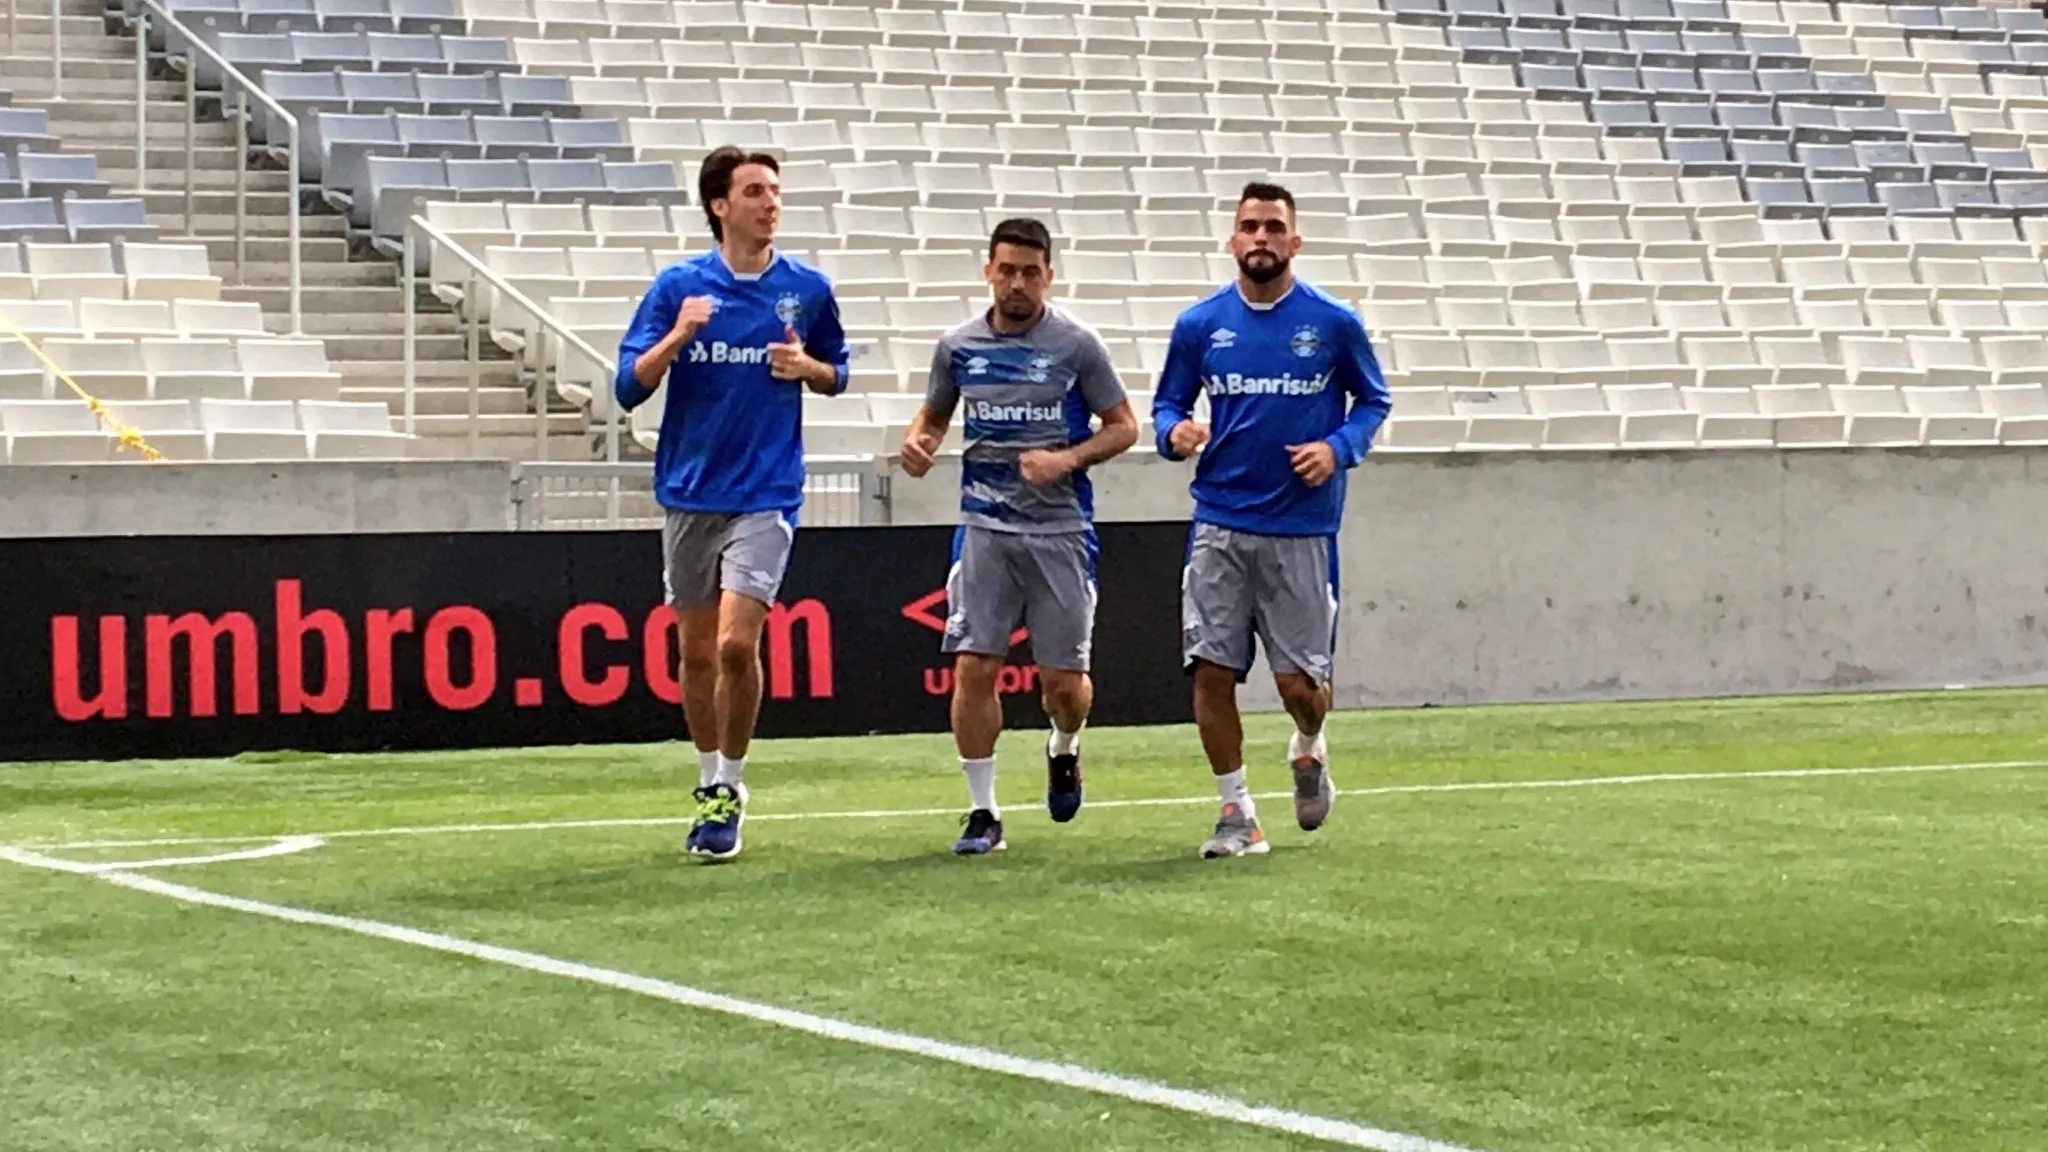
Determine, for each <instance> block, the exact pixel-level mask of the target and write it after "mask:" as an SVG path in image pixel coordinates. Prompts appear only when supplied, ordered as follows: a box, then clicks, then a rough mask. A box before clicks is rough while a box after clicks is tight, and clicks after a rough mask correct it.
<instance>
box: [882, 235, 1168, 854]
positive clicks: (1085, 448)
mask: <svg viewBox="0 0 2048 1152" xmlns="http://www.w3.org/2000/svg"><path fill="white" fill-rule="evenodd" d="M983 274H984V275H985V276H986V277H987V279H988V283H989V287H990V289H991V290H992V292H993V294H994V301H993V304H992V305H991V306H990V307H989V308H988V309H987V310H985V311H984V312H983V313H982V314H981V315H979V316H976V317H974V318H973V319H971V320H968V321H966V322H965V323H962V324H959V325H957V326H955V327H954V328H953V329H952V330H950V331H948V332H947V333H946V334H945V335H944V336H942V337H940V338H939V341H938V345H937V347H936V348H935V349H934V350H933V352H932V368H931V381H930V384H929V386H928V388H927V389H926V392H925V401H924V404H923V405H922V406H921V407H919V409H918V411H917V415H916V417H915V418H914V419H912V420H911V422H910V426H909V427H908V428H906V429H905V430H904V435H903V449H902V458H903V470H904V471H905V472H907V473H909V474H910V475H911V476H913V477H916V476H923V475H924V474H925V473H926V472H928V471H929V470H930V469H931V466H932V461H933V456H934V454H935V453H936V452H937V450H938V445H939V440H940V438H941V437H943V436H944V435H945V432H946V425H947V424H948V423H949V422H950V421H951V420H952V418H953V411H954V409H955V408H956V407H957V408H962V409H964V410H965V412H964V414H965V417H966V423H967V428H966V432H967V437H966V439H967V450H966V453H965V454H964V456H963V458H962V461H961V469H960V484H961V492H960V513H961V523H960V526H959V527H958V528H956V529H955V530H954V534H953V564H952V569H951V571H950V572H949V574H948V575H947V577H946V603H947V606H948V613H949V614H948V616H947V618H946V632H945V639H944V640H943V641H942V642H941V644H940V650H941V651H944V652H950V653H953V654H954V657H953V701H952V709H953V712H952V719H953V740H954V743H955V745H956V746H957V748H958V750H959V753H960V770H961V772H962V773H963V774H964V775H965V776H966V777H967V795H968V803H969V805H970V807H969V810H968V813H967V817H966V820H965V824H966V828H965V830H964V831H963V832H962V833H961V835H960V836H959V838H958V839H956V840H955V841H954V842H953V851H954V852H955V853H958V854H960V855H963V856H965V855H977V856H978V855H981V854H983V853H987V852H993V851H996V850H998V849H1001V848H1002V847H1004V845H1005V841H1004V839H1003V814H1002V809H1001V808H1000V807H999V806H997V804H996V760H995V756H996V737H997V736H998V735H999V734H1000V733H1001V732H1002V728H1003V706H1002V701H1001V700H999V699H998V698H997V695H996V677H997V674H998V673H1000V672H1001V671H1002V670H1003V658H1004V656H1006V655H1007V654H1008V653H1009V651H1010V637H1011V635H1012V633H1013V631H1014V630H1015V629H1016V628H1017V627H1018V626H1019V625H1022V626H1023V627H1025V628H1026V629H1028V630H1029V631H1030V634H1031V655H1032V659H1033V660H1034V662H1035V663H1036V664H1037V666H1038V681H1039V699H1040V702H1041V703H1042V704H1043V705H1044V706H1045V711H1046V714H1047V716H1049V717H1050V718H1051V720H1052V732H1051V734H1050V736H1049V737H1048V739H1047V741H1046V749H1045V759H1046V795H1045V802H1046V808H1047V809H1048V810H1049V811H1050V812H1051V814H1052V818H1053V819H1054V820H1055V821H1058V822H1061V823H1065V822H1067V821H1069V820H1072V819H1073V818H1074V815H1075V813H1077V812H1078V811H1080V808H1081V791H1082V789H1081V744H1080V740H1081V726H1082V725H1083V724H1084V723H1086V722H1087V719H1088V710H1089V708H1090V706H1091V705H1092V704H1093V702H1094V698H1095V687H1094V684H1093V682H1092V681H1091V679H1090V678H1089V673H1088V668H1089V652H1090V648H1091V647H1092V641H1093V637H1094V630H1095V557H1096V554H1097V545H1096V539H1095V528H1094V515H1095V499H1094V495H1093V490H1092V488H1091V486H1090V483H1089V480H1088V469H1089V467H1091V466H1092V465H1096V464H1100V463H1102V462H1103V461H1105V460H1108V459H1109V458H1111V457H1113V456H1115V455H1117V454H1118V453H1120V452H1123V451H1126V450H1127V449H1129V448H1130V447H1131V445H1133V444H1135V443H1137V441H1138V418H1137V416H1136V414H1134V413H1133V412H1132V411H1131V404H1130V401H1129V400H1128V399H1127V398H1126V397H1125V394H1124V387H1123V382H1122V381H1121V380H1119V379H1118V378H1117V373H1116V369H1115V368H1114V367H1112V366H1111V364H1110V357H1109V350H1108V349H1107V348H1105V347H1103V344H1102V340H1101V338H1100V337H1099V336H1097V335H1096V334H1095V332H1094V330H1093V329H1091V328H1089V327H1088V326H1087V325H1085V324H1083V323H1081V322H1080V321H1078V320H1076V319H1074V318H1073V317H1072V316H1070V315H1068V314H1067V313H1066V312H1064V311H1062V310H1061V309H1059V308H1057V307H1055V306H1053V305H1050V304H1048V303H1046V300H1045V297H1046V293H1047V291H1048V290H1049V289H1051V287H1052V284H1053V271H1052V237H1051V236H1050V235H1049V234H1048V233H1047V232H1046V230H1045V225H1043V224H1041V223H1039V222H1038V221H1036V220H1031V219H1025V218H1021V217H1020V218H1016V219H1010V220H1005V221H1003V222H1002V223H1000V224H998V225H997V226H996V229H995V232H994V234H993V235H992V236H991V237H990V239H989V252H988V264H987V265H986V266H985V267H984V269H983ZM1097 417H1099V418H1100V419H1101V427H1100V428H1099V429H1094V428H1093V421H1094V418H1097Z"/></svg>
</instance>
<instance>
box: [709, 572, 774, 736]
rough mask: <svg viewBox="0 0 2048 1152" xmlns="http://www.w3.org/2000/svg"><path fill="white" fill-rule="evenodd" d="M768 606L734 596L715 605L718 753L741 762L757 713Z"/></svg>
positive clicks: (725, 596) (722, 597)
mask: <svg viewBox="0 0 2048 1152" xmlns="http://www.w3.org/2000/svg"><path fill="white" fill-rule="evenodd" d="M767 619H768V606H767V605H766V604H763V603H761V602H760V601H759V600H755V599H753V598H752V597H748V596H742V595H740V594H739V593H737V592H725V593H722V594H721V595H720V597H719V603H718V704H717V707H718V723H717V733H718V751H719V752H720V753H721V754H722V755H724V756H725V758H726V759H728V760H744V759H746V756H747V748H748V747H749V746H750V745H752V743H753V741H754V723H755V721H756V720H757V719H758V718H759V716H760V711H761V625H762V624H763V623H764V622H765V621H766V620H767Z"/></svg>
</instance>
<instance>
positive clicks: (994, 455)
mask: <svg viewBox="0 0 2048 1152" xmlns="http://www.w3.org/2000/svg"><path fill="white" fill-rule="evenodd" d="M1124 398H1125V397H1124V386H1123V382H1122V381H1121V380H1119V379H1118V378H1117V374H1116V369H1115V368H1113V367H1111V366H1110V362H1109V349H1107V348H1105V347H1103V344H1102V338H1101V337H1099V336H1097V335H1096V334H1095V331H1094V330H1093V329H1091V328H1089V327H1088V326H1087V325H1086V324H1083V323H1081V322H1080V321H1079V320H1076V319H1074V318H1073V317H1072V316H1070V315H1068V314H1067V313H1065V312H1063V311H1061V310H1060V309H1058V308H1055V307H1053V306H1052V305H1047V306H1046V309H1045V314H1044V315H1043V316H1041V317H1040V318H1039V320H1038V323H1036V324H1034V325H1032V326H1031V327H1030V328H1029V329H1027V330H1026V331H1024V332H1020V333H1017V334H1016V335H1006V334H1003V333H1000V332H997V331H996V330H995V329H994V328H992V327H990V325H989V322H988V314H987V313H986V312H984V313H983V314H982V315H980V316H977V317H975V318H974V319H972V320H969V321H966V322H965V323H962V324H959V325H956V326H955V327H954V328H952V329H951V330H950V331H948V332H947V333H946V334H945V335H943V336H941V337H939V342H938V346H937V347H936V348H935V349H934V350H933V352H932V371H931V384H930V386H929V387H928V388H927V389H926V391H925V406H926V407H927V408H929V409H930V410H931V411H932V412H933V413H934V414H936V415H942V416H947V417H950V416H951V415H952V413H953V409H954V408H955V406H956V405H957V406H958V407H960V408H961V409H962V416H963V418H964V421H965V424H966V429H965V431H966V443H967V451H966V453H965V455H964V458H963V460H962V468H961V474H960V513H961V523H963V524H967V525H970V526H978V527H982V528H989V529H993V530H995V531H999V532H1076V531H1080V530H1081V529H1084V528H1087V527H1089V526H1090V525H1091V524H1092V523H1093V522H1094V518H1095V496H1094V490H1093V489H1092V487H1091V486H1090V485H1089V482H1088V477H1087V474H1086V470H1085V469H1078V468H1077V469H1075V470H1074V471H1073V472H1071V473H1069V474H1068V475H1067V476H1065V477H1063V478H1062V479H1060V480H1058V481H1056V482H1054V483H1052V484H1047V485H1044V486H1043V487H1034V486H1032V485H1030V484H1026V483H1025V482H1024V479H1023V477H1022V476H1021V475H1020V474H1019V473H1018V470H1017V457H1018V455H1019V454H1020V453H1022V452H1023V451H1024V450H1025V449H1027V448H1064V447H1066V446H1067V445H1069V444H1078V443H1080V442H1081V441H1083V440H1086V439H1088V437H1089V436H1090V435H1091V434H1092V427H1091V424H1090V420H1091V418H1092V417H1093V416H1094V415H1095V414H1097V413H1100V412H1105V411H1107V410H1109V409H1111V408H1114V407H1116V405H1117V404H1119V403H1121V402H1122V401H1123V400H1124Z"/></svg>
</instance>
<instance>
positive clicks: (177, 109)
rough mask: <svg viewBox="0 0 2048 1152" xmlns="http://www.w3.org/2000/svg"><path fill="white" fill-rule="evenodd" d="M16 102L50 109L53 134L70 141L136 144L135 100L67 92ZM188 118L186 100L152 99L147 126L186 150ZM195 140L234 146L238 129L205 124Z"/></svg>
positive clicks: (194, 131)
mask: <svg viewBox="0 0 2048 1152" xmlns="http://www.w3.org/2000/svg"><path fill="white" fill-rule="evenodd" d="M15 103H16V104H21V105H26V106H29V107H40V108H47V109H49V112H50V131H51V132H54V133H56V134H58V135H60V136H63V137H64V138H65V139H67V140H111V141H113V142H115V143H133V142H134V140H135V109H136V108H137V107H138V105H137V104H136V102H135V100H134V98H133V97H130V98H129V99H127V100H77V99H73V98H72V96H71V94H70V93H69V92H66V93H65V94H64V99H62V100H41V101H36V100H20V99H17V100H16V101H15ZM187 115H188V113H187V111H186V107H185V102H184V101H183V100H151V101H149V105H148V117H149V119H148V120H147V122H146V124H145V127H146V128H148V129H150V130H153V131H158V132H163V133H166V135H167V136H168V138H166V136H164V135H160V136H158V139H159V140H162V141H163V142H164V143H167V144H168V143H172V142H174V141H175V142H176V143H177V144H178V145H179V146H180V147H183V146H184V143H185V119H186V116H187ZM192 139H193V140H194V141H195V142H197V143H200V144H214V145H230V146H232V145H233V144H234V142H235V130H234V128H233V127H232V126H230V125H227V124H223V123H220V122H218V121H206V122H204V123H198V124H194V125H192Z"/></svg>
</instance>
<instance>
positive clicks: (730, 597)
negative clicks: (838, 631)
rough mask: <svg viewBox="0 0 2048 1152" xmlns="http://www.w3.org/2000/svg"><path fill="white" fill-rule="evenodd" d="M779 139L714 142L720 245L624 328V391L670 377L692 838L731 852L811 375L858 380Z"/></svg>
mask: <svg viewBox="0 0 2048 1152" xmlns="http://www.w3.org/2000/svg"><path fill="white" fill-rule="evenodd" d="M779 172H780V168H779V165H778V164H777V163H776V160H775V158H774V157H773V156H770V155H767V154H764V153H747V152H743V151H741V150H740V149H738V148H734V147H730V146H727V147H722V148H719V149H716V150H714V151H713V152H712V153H711V154H710V155H709V156H706V157H705V158H704V164H703V167H702V168H701V170H700V171H699V173H698V177H697V194H698V203H700V204H702V205H703V206H704V214H705V216H706V217H707V218H708V219H709V220H710V222H711V235H712V238H713V239H714V240H715V241H717V246H716V247H715V248H713V249H712V250H710V251H708V252H705V253H703V254H702V255H698V256H693V257H690V258H688V259H685V260H681V261H678V262H676V263H674V264H671V265H669V266H668V267H666V268H664V269H662V270H661V272H660V273H659V274H658V275H657V276H656V277H655V279H654V283H653V285H652V286H650V287H649V288H648V290H647V293H646V295H645V296H643V297H641V300H640V305H639V307H638V309H637V310H636V311H635V312H634V314H633V322H632V323H631V324H630V325H629V326H628V327H627V329H626V334H625V337H624V338H623V339H622V340H621V341H620V343H619V363H618V375H617V378H616V380H615V381H614V384H613V391H614V394H615V395H616V396H617V398H618V402H619V404H620V406H621V407H624V408H626V409H628V410H630V409H632V408H635V407H637V406H639V405H641V404H643V403H645V402H646V401H647V400H648V399H649V398H650V397H651V396H653V395H654V392H655V390H656V389H657V388H659V387H660V386H661V385H662V384H663V382H664V381H666V383H667V392H666V394H665V395H666V399H665V400H664V402H663V407H662V414H661V438H660V441H659V443H658V444H657V445H656V447H655V452H654V494H655V497H656V499H657V500H659V502H660V503H661V505H662V507H663V509H664V510H665V511H666V520H665V523H664V524H663V526H662V533H661V537H662V559H663V565H662V584H663V587H664V589H665V591H666V593H667V597H668V601H669V603H670V604H671V605H673V607H674V609H675V614H676V628H677V634H678V636H679V637H680V640H681V645H680V646H681V649H682V674H681V679H682V689H683V718H684V723H685V725H686V726H687V727H688V729H689V733H690V739H691V740H692V741H693V742H694V743H695V744H696V745H697V759H698V768H697V785H698V786H697V789H696V792H695V797H696V801H697V816H696V820H695V822H694V823H693V824H692V825H691V828H690V834H689V838H688V840H687V841H686V846H687V848H688V849H689V851H690V853H691V854H692V855H695V856H701V857H706V858H709V859H713V860H728V859H731V858H732V857H734V856H737V855H738V854H739V851H740V826H741V823H742V822H743V820H744V818H745V816H746V805H747V786H746V783H745V773H746V766H747V747H748V745H749V744H750V743H752V741H753V735H754V723H755V720H756V718H757V716H758V714H759V711H760V704H761V657H760V645H761V627H762V624H763V623H764V622H765V621H766V619H767V615H768V608H769V606H770V605H771V604H772V603H773V602H774V600H775V596H776V594H777V592H778V591H779V590H780V589H781V586H782V577H783V572H784V569H785V568H786V567H787V565H788V563H789V553H790V546H791V544H792V543H793V542H794V540H795V538H796V522H797V511H798V509H799V508H800V507H801V506H802V504H803V499H804V492H803V488H804V451H803V430H802V421H803V392H804V390H805V389H809V390H811V391H813V392H817V393H821V394H823V395H827V396H831V395H836V394H838V393H840V392H843V391H845V390H846V382H847V360H848V353H847V347H846V333H845V331H844V330H843V329H842V328H841V326H840V322H839V303H838V300H837V298H836V297H835V296H834V294H833V291H832V284H831V281H830V280H829V279H828V278H827V277H826V276H825V274H824V273H823V272H820V271H818V270H817V269H815V268H811V267H809V266H807V265H804V264H800V263H798V262H797V261H795V260H792V259H791V258H789V257H788V256H785V255H783V254H782V253H780V252H778V251H777V250H776V248H775V226H776V224H777V222H778V220H779V219H780V216H781V212H782V185H781V182H780V178H779Z"/></svg>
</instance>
